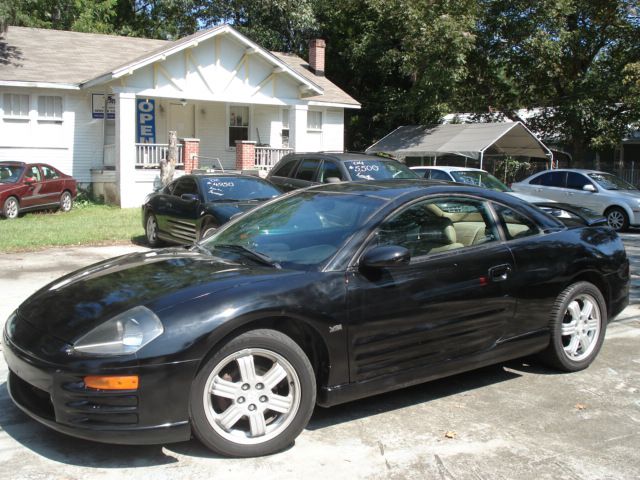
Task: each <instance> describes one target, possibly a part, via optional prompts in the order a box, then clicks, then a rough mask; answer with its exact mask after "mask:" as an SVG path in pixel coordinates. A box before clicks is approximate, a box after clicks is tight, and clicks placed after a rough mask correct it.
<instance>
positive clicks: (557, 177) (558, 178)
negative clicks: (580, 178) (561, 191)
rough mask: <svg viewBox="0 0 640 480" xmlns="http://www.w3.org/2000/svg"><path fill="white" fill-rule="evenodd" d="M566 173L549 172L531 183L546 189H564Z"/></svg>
mask: <svg viewBox="0 0 640 480" xmlns="http://www.w3.org/2000/svg"><path fill="white" fill-rule="evenodd" d="M564 178H565V172H547V173H544V174H542V175H540V176H539V177H536V178H534V179H533V180H532V181H531V183H533V184H534V185H544V186H545V187H564Z"/></svg>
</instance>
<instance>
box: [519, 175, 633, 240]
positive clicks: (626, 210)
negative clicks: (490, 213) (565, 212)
mask: <svg viewBox="0 0 640 480" xmlns="http://www.w3.org/2000/svg"><path fill="white" fill-rule="evenodd" d="M512 187H513V189H514V190H515V191H516V192H521V193H523V194H527V195H536V196H539V197H544V198H548V199H549V200H554V201H556V202H563V203H567V204H569V205H577V206H580V207H585V208H588V209H590V210H593V211H594V212H596V213H598V214H600V215H603V216H605V217H606V218H607V222H608V223H609V226H610V227H611V228H613V229H614V230H616V231H624V230H626V229H627V228H628V227H629V226H640V190H638V189H637V188H636V187H634V186H633V185H631V184H630V183H628V182H626V181H625V180H623V179H621V178H618V177H616V176H615V175H612V174H611V173H606V172H600V171H597V170H581V169H556V170H546V171H544V172H539V173H536V174H534V175H532V176H530V177H529V178H526V179H524V180H522V181H521V182H517V183H514V184H513V185H512Z"/></svg>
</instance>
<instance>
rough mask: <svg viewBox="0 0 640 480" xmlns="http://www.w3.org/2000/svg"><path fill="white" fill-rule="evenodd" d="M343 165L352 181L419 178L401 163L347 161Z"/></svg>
mask: <svg viewBox="0 0 640 480" xmlns="http://www.w3.org/2000/svg"><path fill="white" fill-rule="evenodd" d="M344 165H345V167H347V170H348V171H349V175H350V176H351V179H352V180H384V179H387V178H420V177H418V175H416V174H415V173H413V172H412V171H411V170H410V169H409V168H408V167H406V166H404V165H403V164H402V163H400V162H396V161H391V160H348V161H346V162H344Z"/></svg>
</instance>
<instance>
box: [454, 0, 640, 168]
mask: <svg viewBox="0 0 640 480" xmlns="http://www.w3.org/2000/svg"><path fill="white" fill-rule="evenodd" d="M480 4H481V7H482V10H481V12H480V21H479V23H478V26H477V28H476V36H477V42H476V47H475V52H474V55H472V56H471V57H470V59H471V65H470V69H469V78H468V85H469V87H468V89H467V93H466V94H465V95H463V96H462V97H461V98H460V103H459V106H461V107H464V106H472V109H473V110H475V111H477V112H482V111H484V112H486V111H488V110H490V109H497V110H501V111H504V112H507V115H509V114H510V113H509V112H512V111H514V110H516V109H518V108H523V107H524V108H530V109H534V108H537V109H539V113H538V115H537V116H536V117H534V118H532V119H531V120H530V122H529V123H530V126H531V127H532V128H534V129H535V130H536V131H538V132H540V133H542V135H543V136H544V137H547V138H555V139H557V140H559V141H560V142H562V143H565V144H568V145H570V146H571V148H572V153H573V157H574V160H576V161H577V162H581V161H582V160H583V158H584V153H585V151H586V150H587V149H588V148H592V149H595V150H603V149H606V148H611V147H612V146H615V145H616V144H618V143H619V141H620V139H621V138H622V137H623V135H624V134H625V133H626V132H627V130H628V128H629V125H631V124H633V123H634V122H637V121H638V119H639V118H640V110H639V109H638V102H637V97H634V96H633V95H629V92H630V89H631V88H632V87H633V85H636V86H637V85H638V79H639V78H640V76H639V73H640V72H639V69H638V67H637V65H638V62H639V61H640V47H639V44H638V38H640V21H639V20H638V2H637V0H589V1H584V0H540V1H538V2H529V1H526V0H482V1H481V2H480ZM634 65H635V66H634Z"/></svg>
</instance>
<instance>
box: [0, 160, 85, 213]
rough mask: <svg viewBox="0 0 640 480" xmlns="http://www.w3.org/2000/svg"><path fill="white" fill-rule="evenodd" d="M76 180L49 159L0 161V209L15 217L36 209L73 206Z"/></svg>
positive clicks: (62, 208)
mask: <svg viewBox="0 0 640 480" xmlns="http://www.w3.org/2000/svg"><path fill="white" fill-rule="evenodd" d="M77 193H78V191H77V184H76V180H75V179H74V178H73V177H71V176H69V175H65V174H64V173H62V172H61V171H60V170H58V169H57V168H54V167H52V166H51V165H47V164H46V163H23V162H0V209H1V210H0V213H1V214H2V216H3V217H4V218H9V219H14V218H17V217H18V215H19V214H21V213H24V212H29V211H33V210H43V209H49V208H59V209H60V210H62V211H63V212H68V211H69V210H71V207H72V205H73V199H74V198H76V194H77Z"/></svg>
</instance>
